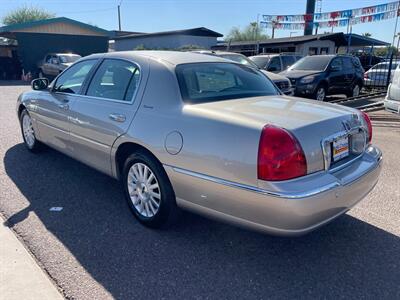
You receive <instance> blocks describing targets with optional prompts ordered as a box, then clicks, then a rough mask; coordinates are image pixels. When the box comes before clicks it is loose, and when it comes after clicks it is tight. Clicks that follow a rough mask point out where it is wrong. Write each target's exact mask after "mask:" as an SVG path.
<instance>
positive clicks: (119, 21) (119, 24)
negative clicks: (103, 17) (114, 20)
mask: <svg viewBox="0 0 400 300" xmlns="http://www.w3.org/2000/svg"><path fill="white" fill-rule="evenodd" d="M121 3H122V0H121V1H119V4H118V30H119V31H121Z"/></svg>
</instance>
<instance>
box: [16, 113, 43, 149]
mask: <svg viewBox="0 0 400 300" xmlns="http://www.w3.org/2000/svg"><path fill="white" fill-rule="evenodd" d="M19 123H20V125H21V132H22V138H23V139H24V144H25V146H26V148H28V150H29V151H31V152H35V153H36V152H39V151H40V150H42V148H43V144H42V143H41V142H39V141H38V140H37V139H36V134H35V130H34V128H33V126H32V119H31V116H30V115H29V113H28V111H27V110H26V109H24V110H23V111H22V112H21V115H20V117H19Z"/></svg>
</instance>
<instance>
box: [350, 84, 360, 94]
mask: <svg viewBox="0 0 400 300" xmlns="http://www.w3.org/2000/svg"><path fill="white" fill-rule="evenodd" d="M360 92H361V86H360V84H359V83H356V84H355V85H354V86H353V87H352V88H351V91H349V92H348V93H347V97H358V96H360Z"/></svg>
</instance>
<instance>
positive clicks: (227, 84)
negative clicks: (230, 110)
mask: <svg viewBox="0 0 400 300" xmlns="http://www.w3.org/2000/svg"><path fill="white" fill-rule="evenodd" d="M176 74H177V77H178V82H179V86H180V90H181V93H182V98H183V100H184V101H185V102H188V103H192V104H197V103H204V102H213V101H220V100H230V99H238V98H245V97H257V96H271V95H279V94H280V93H279V92H278V90H277V89H276V88H275V86H274V85H273V84H272V82H271V81H270V80H269V79H268V78H267V77H266V76H265V75H264V74H262V73H261V72H260V71H258V70H255V69H254V68H249V67H247V66H245V65H239V64H233V63H192V64H182V65H178V66H177V67H176Z"/></svg>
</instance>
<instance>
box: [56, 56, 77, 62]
mask: <svg viewBox="0 0 400 300" xmlns="http://www.w3.org/2000/svg"><path fill="white" fill-rule="evenodd" d="M58 57H59V58H60V61H61V63H73V62H76V61H77V60H78V59H80V58H81V56H80V55H59V56H58Z"/></svg>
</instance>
